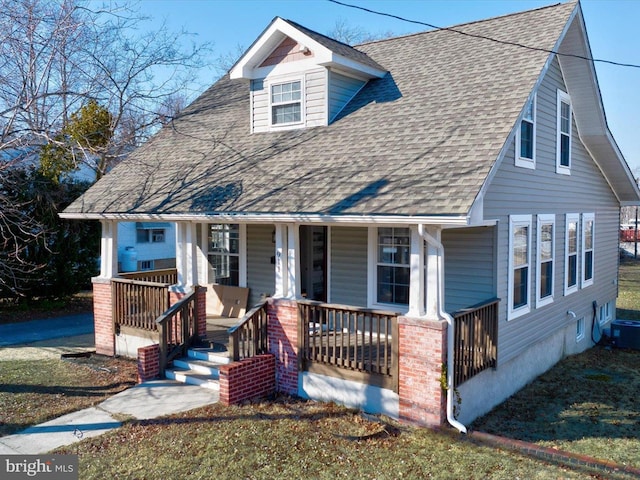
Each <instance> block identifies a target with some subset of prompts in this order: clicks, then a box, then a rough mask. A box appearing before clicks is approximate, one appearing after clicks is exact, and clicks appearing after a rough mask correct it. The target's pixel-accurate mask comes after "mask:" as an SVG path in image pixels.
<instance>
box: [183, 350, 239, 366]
mask: <svg viewBox="0 0 640 480" xmlns="http://www.w3.org/2000/svg"><path fill="white" fill-rule="evenodd" d="M187 356H188V357H189V358H195V359H198V360H205V361H207V362H212V363H218V364H222V365H224V364H226V363H231V359H230V358H229V355H228V353H227V352H217V351H215V350H213V349H211V348H190V349H189V350H188V351H187Z"/></svg>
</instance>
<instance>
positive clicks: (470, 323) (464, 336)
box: [453, 298, 500, 387]
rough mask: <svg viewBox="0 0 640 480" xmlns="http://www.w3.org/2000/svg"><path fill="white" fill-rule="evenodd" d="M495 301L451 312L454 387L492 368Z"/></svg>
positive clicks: (495, 350)
mask: <svg viewBox="0 0 640 480" xmlns="http://www.w3.org/2000/svg"><path fill="white" fill-rule="evenodd" d="M499 303H500V299H499V298H495V299H492V300H489V301H487V302H483V303H481V304H478V305H474V306H473V307H469V308H466V309H464V310H460V311H458V312H456V313H454V314H453V321H454V357H453V358H454V372H453V384H454V386H455V387H457V386H459V385H461V384H462V383H464V382H466V381H467V380H469V379H470V378H471V377H473V376H474V375H477V374H478V373H480V372H482V371H483V370H486V369H487V368H495V367H496V365H497V361H498V304H499Z"/></svg>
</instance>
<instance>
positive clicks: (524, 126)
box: [516, 96, 536, 169]
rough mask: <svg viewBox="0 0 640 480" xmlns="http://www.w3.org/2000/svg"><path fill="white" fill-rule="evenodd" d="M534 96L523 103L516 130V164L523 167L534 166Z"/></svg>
mask: <svg viewBox="0 0 640 480" xmlns="http://www.w3.org/2000/svg"><path fill="white" fill-rule="evenodd" d="M535 141H536V97H535V96H533V97H532V98H531V99H530V100H529V101H528V102H527V104H526V105H525V107H524V112H523V114H522V120H521V121H520V128H519V129H518V130H517V131H516V166H517V167H525V168H532V169H533V168H535V167H536V159H535V152H536V145H535Z"/></svg>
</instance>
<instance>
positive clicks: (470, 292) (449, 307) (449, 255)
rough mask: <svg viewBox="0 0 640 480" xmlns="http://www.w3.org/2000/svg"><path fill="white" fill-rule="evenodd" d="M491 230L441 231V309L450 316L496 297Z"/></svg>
mask: <svg viewBox="0 0 640 480" xmlns="http://www.w3.org/2000/svg"><path fill="white" fill-rule="evenodd" d="M494 238H495V229H494V228H493V227H482V228H462V229H457V228H456V229H451V230H444V231H443V232H442V244H443V245H444V251H445V262H444V277H445V288H444V300H445V309H446V311H447V312H449V313H453V312H455V311H457V310H460V309H462V308H466V307H470V306H472V305H475V304H477V303H480V302H484V301H485V300H489V299H491V298H494V297H495V296H496V274H495V263H494V261H495V245H494Z"/></svg>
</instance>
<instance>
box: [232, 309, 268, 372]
mask: <svg viewBox="0 0 640 480" xmlns="http://www.w3.org/2000/svg"><path fill="white" fill-rule="evenodd" d="M268 349H269V346H268V344H267V302H266V300H265V301H262V302H260V303H258V304H257V305H255V306H254V307H253V308H252V309H251V310H249V311H248V312H247V313H246V314H245V315H244V317H242V318H241V319H240V321H239V322H238V324H237V325H234V326H233V327H231V328H230V329H229V357H230V358H231V360H232V361H234V362H237V361H238V360H241V359H243V358H249V357H252V356H254V355H260V354H262V353H266V352H267V351H268Z"/></svg>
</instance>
